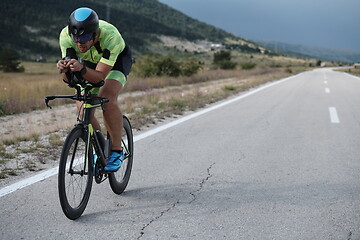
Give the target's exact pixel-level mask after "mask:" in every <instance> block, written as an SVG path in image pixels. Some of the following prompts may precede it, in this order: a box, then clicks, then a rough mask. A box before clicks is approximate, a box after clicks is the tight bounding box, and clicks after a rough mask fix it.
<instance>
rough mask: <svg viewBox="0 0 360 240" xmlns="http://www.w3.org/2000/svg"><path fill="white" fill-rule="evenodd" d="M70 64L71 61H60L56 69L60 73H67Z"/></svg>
mask: <svg viewBox="0 0 360 240" xmlns="http://www.w3.org/2000/svg"><path fill="white" fill-rule="evenodd" d="M69 62H70V59H69V60H59V61H58V62H57V64H56V68H57V70H58V71H59V73H66V72H67V71H69V67H68V66H67V65H68V63H69Z"/></svg>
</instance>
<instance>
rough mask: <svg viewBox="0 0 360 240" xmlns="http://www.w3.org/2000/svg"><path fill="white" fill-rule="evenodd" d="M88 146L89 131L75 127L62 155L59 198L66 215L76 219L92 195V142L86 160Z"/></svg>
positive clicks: (67, 139) (68, 137)
mask: <svg viewBox="0 0 360 240" xmlns="http://www.w3.org/2000/svg"><path fill="white" fill-rule="evenodd" d="M86 146H87V133H86V132H85V131H84V130H83V127H82V126H78V127H75V128H74V129H73V130H72V131H71V132H70V133H69V135H68V136H67V138H66V140H65V142H64V146H63V149H62V153H61V157H60V164H59V175H58V191H59V199H60V204H61V208H62V210H63V212H64V214H65V216H66V217H68V218H69V219H71V220H75V219H77V218H79V217H80V216H81V215H82V213H83V212H84V210H85V208H86V205H87V203H88V201H89V197H90V192H91V187H92V177H93V170H92V169H93V154H92V147H91V144H90V145H89V146H90V147H89V152H88V161H87V162H86V158H85V149H86ZM71 159H73V164H72V166H71V164H70V162H71ZM70 168H71V169H70Z"/></svg>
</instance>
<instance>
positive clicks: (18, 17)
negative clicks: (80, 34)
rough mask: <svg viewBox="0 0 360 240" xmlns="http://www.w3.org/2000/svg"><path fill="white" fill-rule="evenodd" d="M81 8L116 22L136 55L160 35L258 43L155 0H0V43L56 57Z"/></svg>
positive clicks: (27, 55)
mask: <svg viewBox="0 0 360 240" xmlns="http://www.w3.org/2000/svg"><path fill="white" fill-rule="evenodd" d="M82 6H87V7H90V8H92V9H94V10H95V11H96V12H97V13H98V15H99V18H100V19H104V20H108V19H109V18H110V21H109V22H110V23H112V24H113V25H115V26H116V27H117V28H118V29H119V30H120V32H121V34H122V35H123V37H124V39H125V41H126V42H127V44H129V45H130V46H131V47H132V49H134V51H135V52H136V53H140V54H141V53H144V52H147V51H151V49H152V46H153V43H155V42H158V43H159V42H160V39H159V36H171V37H176V38H179V39H183V40H187V41H196V40H207V41H210V42H214V43H222V44H224V43H225V41H226V39H235V40H236V41H241V42H242V43H241V44H242V45H244V43H245V46H246V47H249V48H250V49H256V51H257V48H258V46H256V45H254V43H248V42H247V41H245V40H243V39H241V38H239V37H236V36H234V35H232V34H230V33H228V32H225V31H223V30H221V29H218V28H215V27H213V26H211V25H208V24H205V23H202V22H199V21H197V20H195V19H192V18H190V17H188V16H186V15H184V14H182V13H181V12H179V11H177V10H174V9H172V8H170V7H168V6H167V5H164V4H162V3H160V2H158V1H156V0H108V1H104V0H62V1H57V0H35V1H31V2H29V1H28V0H16V1H15V2H14V1H12V0H2V1H0V15H1V28H0V34H1V36H2V37H1V38H0V47H10V48H13V49H15V50H17V51H18V52H19V53H20V54H21V56H22V58H24V59H28V60H29V59H34V58H35V57H36V56H38V55H41V56H44V57H46V58H48V59H49V58H59V57H60V50H59V46H58V37H59V32H60V31H61V29H62V28H63V27H64V26H65V25H66V24H67V21H68V16H69V15H70V13H71V12H72V11H73V10H74V9H76V8H78V7H82Z"/></svg>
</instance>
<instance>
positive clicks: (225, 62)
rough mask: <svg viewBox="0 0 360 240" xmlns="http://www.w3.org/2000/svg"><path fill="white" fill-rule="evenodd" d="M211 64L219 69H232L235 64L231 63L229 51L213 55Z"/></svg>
mask: <svg viewBox="0 0 360 240" xmlns="http://www.w3.org/2000/svg"><path fill="white" fill-rule="evenodd" d="M213 63H214V64H215V65H216V66H218V67H220V68H221V69H225V70H227V69H234V68H235V67H236V63H235V62H232V61H231V53H230V52H229V51H223V50H221V51H220V52H216V53H214V60H213Z"/></svg>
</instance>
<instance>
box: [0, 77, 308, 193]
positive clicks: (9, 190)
mask: <svg viewBox="0 0 360 240" xmlns="http://www.w3.org/2000/svg"><path fill="white" fill-rule="evenodd" d="M304 73H306V72H303V73H299V74H297V75H294V76H291V77H288V78H284V79H282V80H279V81H276V82H272V83H269V84H266V85H264V86H262V87H259V88H256V89H254V90H252V91H249V92H247V93H245V94H242V95H240V96H238V97H235V98H233V99H230V100H228V101H225V102H222V103H219V104H217V105H214V106H212V107H209V108H206V109H203V110H201V111H199V112H196V113H193V114H190V115H188V116H186V117H183V118H179V119H177V120H175V121H173V122H170V123H167V124H165V125H163V126H160V127H157V128H155V129H153V130H150V131H147V132H144V133H142V134H139V135H137V136H134V142H137V141H140V140H142V139H144V138H147V137H150V136H152V135H154V134H157V133H159V132H162V131H164V130H166V129H169V128H171V127H174V126H176V125H179V124H181V123H183V122H186V121H188V120H190V119H193V118H196V117H198V116H201V115H203V114H205V113H208V112H211V111H214V110H216V109H218V108H221V107H224V106H226V105H229V104H230V103H233V102H236V101H239V100H241V99H244V98H247V97H249V96H251V95H254V94H255V93H258V92H260V91H262V90H265V89H267V88H270V87H273V86H275V85H278V84H280V83H283V82H286V81H289V80H291V79H293V78H296V77H298V76H300V75H302V74H304ZM57 172H58V167H55V168H52V169H50V170H47V171H45V172H42V173H39V174H37V175H35V176H33V177H30V178H26V179H24V180H22V181H19V182H16V183H14V184H11V185H9V186H6V187H3V188H1V189H0V197H3V196H5V195H7V194H9V193H12V192H15V191H16V190H19V189H22V188H24V187H27V186H29V185H31V184H34V183H37V182H39V181H42V180H44V179H46V178H49V177H51V176H54V175H55V174H57Z"/></svg>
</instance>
